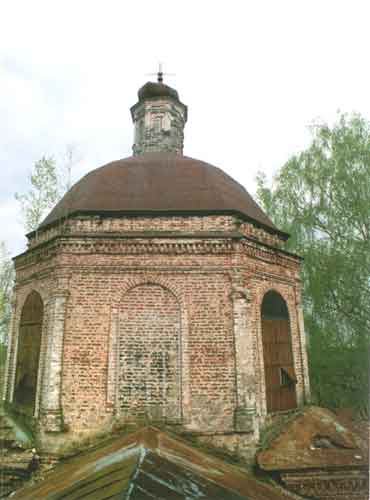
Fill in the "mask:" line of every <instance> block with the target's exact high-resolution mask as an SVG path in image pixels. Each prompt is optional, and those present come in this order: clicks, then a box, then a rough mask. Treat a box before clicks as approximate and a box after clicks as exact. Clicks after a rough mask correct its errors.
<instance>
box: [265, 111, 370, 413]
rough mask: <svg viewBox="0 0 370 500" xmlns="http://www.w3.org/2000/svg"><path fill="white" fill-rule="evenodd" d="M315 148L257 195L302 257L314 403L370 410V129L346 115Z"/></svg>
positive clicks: (321, 131) (325, 129) (319, 127)
mask: <svg viewBox="0 0 370 500" xmlns="http://www.w3.org/2000/svg"><path fill="white" fill-rule="evenodd" d="M311 133H312V142H311V144H310V146H309V147H308V148H307V149H306V150H305V151H303V152H301V153H299V154H297V155H294V156H292V157H291V158H290V159H289V160H288V161H287V163H286V164H285V165H284V166H283V167H282V168H281V169H280V171H279V172H278V173H277V175H276V176H275V178H274V179H273V181H272V183H269V182H268V181H267V179H266V177H265V176H263V175H262V174H259V176H258V178H257V183H258V191H257V195H258V198H259V201H260V202H261V204H262V206H263V207H264V209H265V210H266V212H267V213H268V214H269V215H270V216H271V218H272V219H273V220H274V221H275V223H276V225H277V226H278V227H280V228H281V229H283V230H285V231H287V232H289V233H290V234H291V238H290V239H289V240H288V242H287V249H288V250H291V251H293V252H296V253H298V254H300V255H301V256H303V257H304V263H303V271H302V278H303V284H304V305H305V325H306V330H307V332H308V336H309V346H310V351H309V360H310V373H311V383H312V388H313V394H314V397H315V399H316V402H317V403H319V404H322V405H328V406H332V407H336V406H354V407H363V406H367V404H368V362H369V350H368V344H369V332H370V122H368V121H367V120H365V119H364V118H362V117H361V116H360V115H358V114H353V115H351V116H348V115H341V116H339V117H338V120H337V121H336V123H335V124H334V125H333V126H332V127H329V125H327V124H326V123H316V124H314V125H313V126H312V127H311Z"/></svg>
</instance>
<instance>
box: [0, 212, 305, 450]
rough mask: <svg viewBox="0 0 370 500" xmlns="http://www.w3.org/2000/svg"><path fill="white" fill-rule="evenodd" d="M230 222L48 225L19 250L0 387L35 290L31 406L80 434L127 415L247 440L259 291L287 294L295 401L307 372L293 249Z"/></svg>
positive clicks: (255, 375) (254, 404) (259, 398)
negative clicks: (37, 308)
mask: <svg viewBox="0 0 370 500" xmlns="http://www.w3.org/2000/svg"><path fill="white" fill-rule="evenodd" d="M240 227H241V223H240V221H239V220H238V219H237V218H236V217H232V216H205V217H173V218H171V217H157V218H155V217H143V218H139V217H133V218H131V219H130V218H128V217H126V218H117V219H113V218H107V219H100V218H91V219H88V218H81V217H80V218H78V219H72V220H69V221H67V222H66V223H64V224H62V225H60V226H59V227H58V229H57V230H55V231H54V233H53V234H52V233H51V232H49V233H48V231H51V230H47V231H46V232H45V234H49V236H50V239H49V240H47V239H46V240H44V241H42V240H43V238H44V237H45V235H43V234H42V233H41V234H38V235H34V237H33V239H32V241H31V245H30V249H29V251H28V252H26V253H25V254H23V255H22V256H20V257H19V258H17V260H16V267H17V286H16V301H15V313H14V316H13V335H12V342H11V344H12V345H11V350H10V353H11V354H10V356H9V369H8V378H7V380H8V382H7V395H6V397H7V399H11V397H12V390H13V389H12V382H11V381H12V378H14V370H15V365H16V354H15V353H16V350H17V339H18V334H17V332H18V325H19V317H20V312H21V309H22V304H23V303H24V301H25V299H26V297H27V296H28V294H29V293H30V292H31V291H32V290H36V291H38V292H39V293H40V295H41V297H42V299H43V301H44V307H45V319H44V325H43V333H42V344H41V355H40V368H39V380H38V391H37V394H38V404H37V407H36V416H43V418H44V419H46V420H45V422H46V421H48V416H49V417H50V418H49V420H50V419H51V421H52V422H54V423H55V422H56V421H57V419H56V416H55V415H56V414H55V412H57V411H59V410H60V412H61V414H62V415H63V418H64V424H65V426H66V428H68V429H70V430H71V432H79V431H82V430H86V429H89V430H92V429H99V428H101V427H102V426H106V425H109V424H110V423H111V422H112V421H113V420H114V419H118V420H122V419H123V420H124V419H125V418H131V417H132V415H134V414H136V413H137V414H146V415H147V417H148V418H160V417H161V416H162V417H163V418H165V419H167V420H170V421H171V420H172V421H173V422H175V421H176V422H180V423H181V424H182V425H183V426H185V427H186V428H187V429H188V430H192V431H194V432H201V433H203V434H206V435H210V436H212V435H213V434H217V435H222V434H225V433H233V432H234V431H237V432H242V433H243V432H246V433H248V434H245V436H246V437H247V436H248V439H247V441H248V442H249V441H250V440H251V436H254V438H252V440H253V439H254V440H256V439H257V438H258V423H259V422H262V421H263V420H264V418H265V415H266V402H265V382H264V367H263V347H262V337H261V321H260V308H261V304H262V300H263V296H264V294H265V293H266V292H267V291H268V290H271V289H274V290H276V291H277V292H279V293H280V294H281V295H282V297H283V298H284V300H285V301H286V302H287V306H288V310H289V315H290V328H291V335H292V349H293V358H294V366H295V371H296V376H297V381H298V382H297V387H296V388H297V395H298V400H299V402H303V400H304V395H305V394H306V397H307V395H308V373H307V363H306V353H305V344H304V341H303V339H304V332H303V325H302V322H301V320H300V318H299V307H300V301H301V298H300V281H299V260H298V259H296V258H295V257H292V256H289V255H286V254H285V253H283V252H281V251H280V250H279V249H278V248H276V249H271V248H269V247H268V246H266V243H267V242H269V244H271V243H273V242H274V241H273V240H272V239H271V235H269V234H268V233H265V232H264V231H262V230H261V229H258V231H256V232H255V234H254V235H251V234H250V233H251V228H247V229H246V228H244V229H243V231H242V232H240ZM247 230H248V231H249V233H248V234H249V236H248V235H246V234H244V232H245V231H247ZM153 231H156V233H155V234H154V235H153ZM169 231H170V232H173V233H172V234H171V237H170V236H169V233H168V232H169ZM248 231H247V232H248ZM161 232H163V235H161ZM199 232H204V233H205V234H204V235H203V236H202V237H200V236H199ZM212 232H215V233H214V234H213V233H212ZM235 232H238V233H239V236H235V234H234V233H235ZM129 233H131V237H129V236H130V234H129ZM138 233H140V234H138ZM230 233H233V234H230ZM246 236H248V237H246ZM252 236H253V238H252ZM249 237H250V238H252V239H248V238H249ZM253 240H254V241H253ZM40 243H42V244H40ZM275 246H278V243H276V245H275ZM57 297H63V298H64V299H63V301H62V299H57ZM56 300H57V303H58V304H59V306H56V302H55V301H56ZM58 301H59V302H58ZM62 302H63V304H62ZM56 308H57V310H56ZM63 317H64V319H63ZM53 345H55V346H57V349H54V348H52V346H53ZM140 352H141V357H140V356H139V354H140ZM58 377H59V378H58ZM59 379H60V382H59ZM126 382H127V383H126ZM51 389H52V390H51ZM144 400H145V401H144ZM53 412H54V413H53ZM53 419H54V420H53ZM50 425H51V424H50ZM243 426H244V427H243ZM251 430H252V431H254V432H252V434H251ZM66 436H68V434H67V435H66ZM220 439H221V438H219V441H220ZM221 441H222V439H221ZM226 441H230V442H233V443H234V441H235V440H230V439H227V440H226ZM226 441H225V442H226ZM239 441H240V440H239V438H238V439H237V440H236V441H235V442H238V443H239ZM233 446H234V447H235V446H236V445H234V444H233ZM238 446H239V444H238ZM240 446H241V445H240Z"/></svg>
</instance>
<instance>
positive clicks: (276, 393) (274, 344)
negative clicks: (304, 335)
mask: <svg viewBox="0 0 370 500" xmlns="http://www.w3.org/2000/svg"><path fill="white" fill-rule="evenodd" d="M262 339H263V357H264V365H265V380H266V400H267V411H269V412H275V411H282V410H289V409H292V408H295V407H296V406H297V399H296V391H295V382H296V379H295V373H294V365H293V355H292V346H291V337H290V330H289V320H287V319H262Z"/></svg>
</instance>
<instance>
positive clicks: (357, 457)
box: [257, 407, 368, 471]
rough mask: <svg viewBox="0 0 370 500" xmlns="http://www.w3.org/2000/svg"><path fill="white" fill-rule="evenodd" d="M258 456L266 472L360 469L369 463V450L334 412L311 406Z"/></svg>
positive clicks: (259, 462)
mask: <svg viewBox="0 0 370 500" xmlns="http://www.w3.org/2000/svg"><path fill="white" fill-rule="evenodd" d="M257 459H258V464H259V465H260V467H262V468H263V469H265V470H269V471H287V470H303V469H311V470H312V469H331V470H333V469H335V468H338V467H340V468H342V467H346V468H348V467H353V468H361V467H367V466H368V451H367V450H366V449H364V447H363V443H362V442H360V440H359V437H357V436H356V434H355V433H354V432H353V431H352V430H351V429H349V428H348V427H346V426H345V425H343V423H342V422H341V421H340V420H339V419H338V417H337V416H336V415H335V414H334V413H332V412H331V411H329V410H326V409H324V408H318V407H311V408H309V409H307V410H306V411H305V412H304V413H303V414H302V415H300V416H298V417H297V418H296V419H294V420H293V421H292V422H290V423H289V424H287V425H286V427H285V428H284V431H283V432H282V433H281V434H280V435H279V436H278V437H277V438H276V439H275V440H274V441H273V442H272V443H271V444H270V446H269V448H268V449H267V450H265V451H263V452H261V453H259V454H258V456H257Z"/></svg>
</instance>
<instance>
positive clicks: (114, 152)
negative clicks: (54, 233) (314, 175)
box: [0, 0, 370, 255]
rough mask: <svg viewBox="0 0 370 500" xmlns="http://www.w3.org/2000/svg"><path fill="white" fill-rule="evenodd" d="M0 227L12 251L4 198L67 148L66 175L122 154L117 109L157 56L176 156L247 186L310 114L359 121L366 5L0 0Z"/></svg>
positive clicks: (8, 204)
mask: <svg viewBox="0 0 370 500" xmlns="http://www.w3.org/2000/svg"><path fill="white" fill-rule="evenodd" d="M0 11H1V14H0V16H1V21H0V134H1V136H0V186H1V188H0V225H1V226H0V227H1V237H0V239H2V240H4V241H5V242H6V243H7V245H8V248H9V249H10V251H11V253H12V254H13V255H14V254H17V253H19V252H21V251H23V249H24V245H25V239H24V238H23V236H22V235H23V233H24V230H23V228H22V226H21V224H20V222H19V221H20V216H19V206H18V203H17V202H16V201H15V199H14V193H15V192H24V191H25V190H26V189H27V184H26V176H27V173H28V172H29V171H30V169H31V168H32V165H33V163H34V162H35V161H36V160H38V159H40V158H41V156H42V155H54V156H55V157H57V158H60V157H61V155H63V152H64V151H65V148H66V146H67V145H70V144H74V145H75V146H76V148H77V151H78V155H79V156H80V158H81V161H80V162H79V163H78V165H76V166H75V168H74V171H73V179H74V180H77V179H78V178H79V177H81V175H83V174H84V173H86V172H88V171H89V170H92V169H94V168H96V167H98V166H100V165H103V164H104V163H107V162H109V161H112V160H115V159H118V158H123V157H126V156H129V155H130V154H131V145H132V138H133V127H132V124H131V117H130V113H129V108H130V106H132V105H133V104H134V103H135V102H136V100H137V90H138V89H139V87H140V86H141V85H143V84H144V83H145V82H146V81H147V80H149V79H151V78H154V77H148V76H147V73H151V72H155V71H156V68H157V63H158V61H163V63H164V70H165V71H168V72H170V73H175V76H171V77H167V78H166V79H165V82H166V83H168V84H169V85H171V86H173V87H175V88H176V89H177V90H178V92H179V94H180V98H181V100H182V101H183V102H184V103H185V104H187V105H188V107H189V117H188V124H187V126H186V129H185V148H184V154H186V155H188V156H192V157H195V158H199V159H202V160H205V161H208V162H210V163H212V164H214V165H216V166H219V167H221V168H222V169H223V170H225V171H226V172H227V173H228V174H229V175H231V176H232V177H234V178H235V179H236V180H238V181H239V182H241V183H242V184H243V185H244V186H245V187H246V188H247V189H248V191H250V192H251V193H252V194H253V193H254V191H255V182H254V178H255V176H256V173H257V171H258V170H263V171H264V172H266V173H267V174H269V175H270V174H272V173H273V172H274V171H276V169H277V168H279V166H281V165H282V164H283V163H284V162H285V161H286V160H287V159H288V157H289V156H290V155H292V154H293V153H294V152H297V151H298V150H300V149H303V148H304V147H305V146H307V144H308V141H309V133H308V130H307V126H308V125H309V124H310V123H311V122H312V121H313V120H314V119H316V118H322V119H324V120H328V121H332V120H333V119H334V118H335V116H336V113H337V111H338V110H341V111H343V112H345V111H346V112H351V111H358V112H360V113H361V114H362V115H363V116H364V117H366V118H368V119H369V118H370V64H369V52H370V50H369V49H370V29H369V19H370V2H369V1H368V0H364V1H360V0H350V1H341V0H336V1H331V0H319V1H315V0H278V1H277V0H253V1H248V0H240V1H236V0H234V1H233V0H229V1H228V2H225V1H217V0H213V1H209V0H197V1H193V0H186V1H184V0H183V1H178V0H161V1H160V2H155V1H143V0H136V1H129V0H127V1H124V0H120V1H113V0H111V1H110V0H105V1H104V2H103V1H93V0H89V1H88V0H85V1H84V0H74V1H68V0H63V1H56V0H48V1H47V0H44V1H36V0H32V1H27V0H23V1H17V0H2V1H1V9H0Z"/></svg>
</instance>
